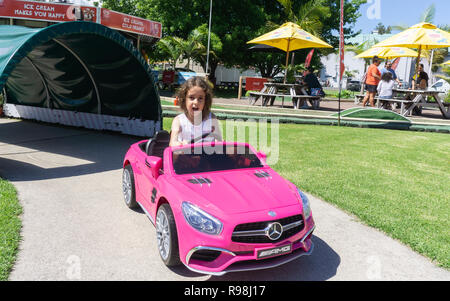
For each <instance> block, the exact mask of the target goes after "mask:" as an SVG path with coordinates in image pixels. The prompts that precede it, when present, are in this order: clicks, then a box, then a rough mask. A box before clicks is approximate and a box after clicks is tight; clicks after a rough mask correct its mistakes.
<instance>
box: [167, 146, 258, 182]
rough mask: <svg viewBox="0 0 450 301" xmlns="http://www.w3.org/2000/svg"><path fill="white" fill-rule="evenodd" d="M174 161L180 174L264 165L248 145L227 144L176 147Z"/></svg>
mask: <svg viewBox="0 0 450 301" xmlns="http://www.w3.org/2000/svg"><path fill="white" fill-rule="evenodd" d="M172 162H173V169H174V171H175V173H176V174H179V175H182V174H190V173H200V172H210V171H220V170H229V169H244V168H260V167H263V166H264V165H263V164H262V163H261V161H260V160H259V158H258V157H257V156H256V154H255V153H254V152H253V151H252V150H251V149H250V148H248V146H245V145H225V144H224V145H216V146H213V147H208V146H204V145H203V146H202V145H200V146H190V147H187V148H182V149H176V150H174V151H173V152H172Z"/></svg>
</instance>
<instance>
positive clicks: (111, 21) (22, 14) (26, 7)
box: [0, 0, 162, 38]
mask: <svg viewBox="0 0 450 301" xmlns="http://www.w3.org/2000/svg"><path fill="white" fill-rule="evenodd" d="M76 14H79V17H80V19H82V20H84V21H92V22H96V23H100V24H102V25H105V26H107V27H110V28H114V29H117V30H121V31H128V32H133V33H137V34H142V35H147V36H151V37H155V38H161V33H162V25H161V23H159V22H154V21H150V20H146V19H142V18H138V17H134V16H130V15H127V14H122V13H118V12H115V11H112V10H109V9H104V8H102V9H100V8H97V7H93V6H78V5H72V4H64V3H48V2H33V1H23V0H0V17H7V18H14V19H30V20H39V21H50V22H67V21H75V20H76V19H77V17H76ZM100 16H101V18H100Z"/></svg>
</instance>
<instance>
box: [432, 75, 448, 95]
mask: <svg viewBox="0 0 450 301" xmlns="http://www.w3.org/2000/svg"><path fill="white" fill-rule="evenodd" d="M428 90H436V91H441V92H442V94H441V93H439V94H440V96H442V97H446V96H447V95H448V91H449V90H450V84H449V83H448V82H447V81H446V80H444V79H440V80H438V81H437V82H435V83H434V84H433V85H431V86H430V87H428Z"/></svg>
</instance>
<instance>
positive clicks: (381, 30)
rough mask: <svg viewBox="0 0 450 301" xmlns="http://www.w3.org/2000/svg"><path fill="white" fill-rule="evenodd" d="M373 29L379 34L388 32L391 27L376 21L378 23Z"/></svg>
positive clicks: (390, 30)
mask: <svg viewBox="0 0 450 301" xmlns="http://www.w3.org/2000/svg"><path fill="white" fill-rule="evenodd" d="M375 30H376V31H377V32H378V33H379V34H389V33H391V32H392V27H391V26H387V27H385V26H384V25H383V23H381V22H380V23H378V25H377V26H376V27H375Z"/></svg>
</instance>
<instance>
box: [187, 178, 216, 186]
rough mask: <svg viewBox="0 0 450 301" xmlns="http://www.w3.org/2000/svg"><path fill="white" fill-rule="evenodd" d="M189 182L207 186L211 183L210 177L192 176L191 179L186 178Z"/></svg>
mask: <svg viewBox="0 0 450 301" xmlns="http://www.w3.org/2000/svg"><path fill="white" fill-rule="evenodd" d="M187 181H188V182H189V183H191V184H200V185H203V184H208V186H209V185H210V184H211V183H212V182H211V180H210V179H208V178H204V177H194V176H193V177H192V179H189V180H187Z"/></svg>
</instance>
